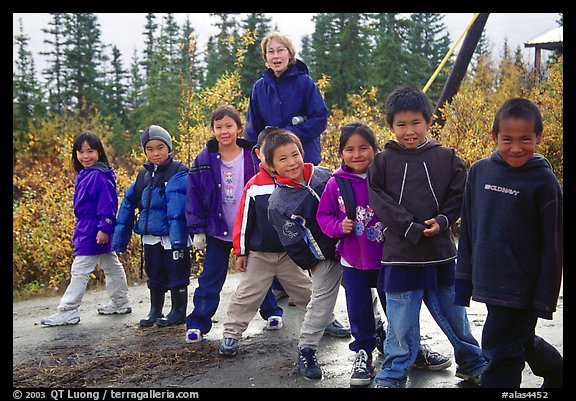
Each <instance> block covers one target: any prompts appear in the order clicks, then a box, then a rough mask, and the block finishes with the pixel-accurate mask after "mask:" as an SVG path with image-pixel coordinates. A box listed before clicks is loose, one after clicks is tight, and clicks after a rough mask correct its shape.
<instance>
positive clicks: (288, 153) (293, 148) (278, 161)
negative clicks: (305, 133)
mask: <svg viewBox="0 0 576 401" xmlns="http://www.w3.org/2000/svg"><path fill="white" fill-rule="evenodd" d="M273 165H274V170H276V173H277V174H278V175H279V176H281V177H284V178H290V179H292V180H293V181H295V182H302V181H304V159H303V158H302V154H301V153H300V149H298V145H296V144H295V143H287V144H285V145H280V146H278V147H277V148H276V149H275V150H274V157H273Z"/></svg>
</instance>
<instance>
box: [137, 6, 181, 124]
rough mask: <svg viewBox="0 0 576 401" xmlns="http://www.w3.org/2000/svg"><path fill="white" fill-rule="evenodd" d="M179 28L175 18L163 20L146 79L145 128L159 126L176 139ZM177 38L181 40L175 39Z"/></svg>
mask: <svg viewBox="0 0 576 401" xmlns="http://www.w3.org/2000/svg"><path fill="white" fill-rule="evenodd" d="M178 32H179V27H178V24H177V23H176V22H175V20H174V17H173V15H172V14H168V15H166V16H165V17H164V18H163V21H162V25H161V27H160V35H159V36H158V37H157V38H155V40H154V43H153V44H152V47H153V48H154V49H155V51H154V52H153V53H152V59H150V60H148V63H149V65H150V66H151V69H150V71H149V75H148V77H147V79H146V88H145V89H144V96H145V99H146V103H145V105H144V106H143V113H142V115H143V119H142V121H140V123H141V127H142V128H143V127H146V126H149V125H151V124H158V125H161V126H162V127H164V128H166V130H168V132H170V133H171V134H173V135H175V134H176V132H177V128H178V121H179V113H178V105H179V101H180V91H179V88H180V78H179V72H180V71H179V63H180V47H179V43H178V38H179V37H180V35H179V34H178ZM174 38H177V39H174Z"/></svg>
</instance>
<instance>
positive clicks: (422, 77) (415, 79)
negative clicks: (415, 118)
mask: <svg viewBox="0 0 576 401" xmlns="http://www.w3.org/2000/svg"><path fill="white" fill-rule="evenodd" d="M443 19H444V16H443V15H442V14H439V13H415V14H412V15H411V16H410V20H411V22H410V23H409V24H408V30H407V34H406V39H405V42H404V43H405V44H406V50H407V52H408V57H409V58H410V60H409V62H408V63H407V65H406V69H407V71H408V76H407V79H408V81H409V82H411V85H413V86H416V87H419V88H423V87H424V86H425V85H426V83H427V82H428V80H429V79H430V78H431V77H432V75H433V74H434V72H435V71H436V69H437V68H438V66H439V65H440V63H441V62H442V59H443V58H444V56H445V55H446V53H447V52H448V50H449V48H450V37H449V35H448V32H447V29H446V25H445V24H444V22H443ZM450 66H451V63H450V62H448V63H446V64H445V65H444V67H443V68H442V70H441V71H440V73H439V74H438V76H437V77H436V78H435V79H434V81H433V83H432V85H431V86H430V88H429V89H428V92H427V95H428V97H429V98H430V99H431V100H432V101H434V100H436V99H438V98H439V97H440V93H441V92H442V88H443V87H444V83H445V82H446V80H447V79H448V71H449V70H450Z"/></svg>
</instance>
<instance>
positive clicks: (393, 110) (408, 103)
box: [386, 86, 432, 127]
mask: <svg viewBox="0 0 576 401" xmlns="http://www.w3.org/2000/svg"><path fill="white" fill-rule="evenodd" d="M403 111H414V112H417V113H422V114H423V115H424V118H425V119H426V122H428V121H430V119H431V118H432V108H431V107H430V101H429V99H428V97H427V96H426V95H425V94H424V92H422V91H421V90H420V89H417V88H414V87H411V86H399V87H397V88H396V89H394V90H393V91H392V93H390V94H389V95H388V97H387V98H386V122H387V123H388V126H389V127H392V124H393V123H394V116H395V115H396V114H397V113H401V112H403Z"/></svg>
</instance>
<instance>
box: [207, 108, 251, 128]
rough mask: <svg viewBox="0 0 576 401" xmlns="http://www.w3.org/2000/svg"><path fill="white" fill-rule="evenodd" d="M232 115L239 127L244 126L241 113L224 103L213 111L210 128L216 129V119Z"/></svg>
mask: <svg viewBox="0 0 576 401" xmlns="http://www.w3.org/2000/svg"><path fill="white" fill-rule="evenodd" d="M226 116H228V117H230V118H231V119H233V120H234V122H236V125H237V126H238V128H242V127H243V125H242V120H241V119H240V113H238V110H236V109H235V108H234V107H232V106H230V105H224V106H220V107H218V108H217V109H216V110H214V111H213V112H212V114H211V115H210V128H212V129H214V121H216V120H222V119H223V118H224V117H226Z"/></svg>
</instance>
